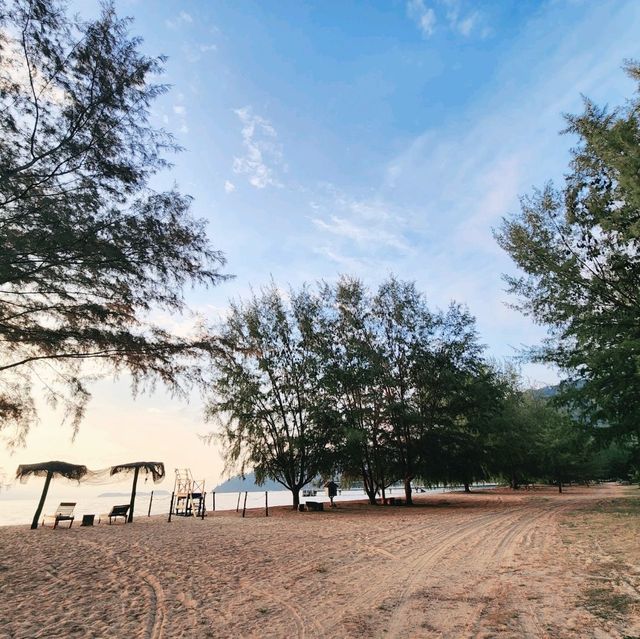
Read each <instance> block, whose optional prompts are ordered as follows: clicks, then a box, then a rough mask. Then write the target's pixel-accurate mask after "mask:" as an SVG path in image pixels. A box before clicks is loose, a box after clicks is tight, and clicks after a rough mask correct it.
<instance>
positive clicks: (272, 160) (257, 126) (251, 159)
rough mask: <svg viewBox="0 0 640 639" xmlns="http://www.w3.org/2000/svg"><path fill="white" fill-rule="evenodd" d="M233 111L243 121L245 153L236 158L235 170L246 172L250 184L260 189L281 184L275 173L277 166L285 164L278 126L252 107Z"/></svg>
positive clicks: (238, 172)
mask: <svg viewBox="0 0 640 639" xmlns="http://www.w3.org/2000/svg"><path fill="white" fill-rule="evenodd" d="M234 113H235V114H236V115H237V116H238V118H239V119H240V122H241V123H242V129H241V134H242V143H243V145H244V150H245V152H244V155H242V156H240V157H234V158H233V172H234V173H236V174H238V175H247V176H248V179H249V184H251V185H252V186H254V187H255V188H257V189H264V188H265V187H267V186H276V187H280V186H282V184H281V183H280V181H279V180H278V178H277V177H276V174H275V167H278V166H282V148H281V146H280V144H279V142H278V139H277V138H278V134H277V132H276V130H275V128H274V127H273V125H272V124H271V122H269V121H268V120H266V119H265V118H262V117H260V116H259V115H255V114H254V113H253V111H252V109H251V107H243V108H242V109H236V110H235V111H234Z"/></svg>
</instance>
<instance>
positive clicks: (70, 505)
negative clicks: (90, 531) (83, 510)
mask: <svg viewBox="0 0 640 639" xmlns="http://www.w3.org/2000/svg"><path fill="white" fill-rule="evenodd" d="M75 507H76V503H75V502H69V501H63V502H60V505H59V506H58V509H57V510H56V512H55V514H54V515H46V516H45V518H44V519H43V520H42V525H43V526H44V525H45V521H46V520H47V519H53V520H54V523H53V527H54V528H57V527H58V524H59V523H60V522H61V521H68V522H69V528H71V526H73V520H74V519H75V517H74V515H73V509H74V508H75Z"/></svg>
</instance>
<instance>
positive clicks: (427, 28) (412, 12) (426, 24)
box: [407, 0, 436, 38]
mask: <svg viewBox="0 0 640 639" xmlns="http://www.w3.org/2000/svg"><path fill="white" fill-rule="evenodd" d="M407 15H408V16H409V17H410V18H411V19H412V20H413V21H414V22H415V23H416V24H417V25H418V28H419V29H420V31H421V32H422V35H423V36H424V37H426V38H428V37H429V36H430V35H432V34H433V30H434V28H435V25H436V14H435V11H434V10H433V9H432V8H431V7H427V6H426V5H425V4H424V0H409V2H407Z"/></svg>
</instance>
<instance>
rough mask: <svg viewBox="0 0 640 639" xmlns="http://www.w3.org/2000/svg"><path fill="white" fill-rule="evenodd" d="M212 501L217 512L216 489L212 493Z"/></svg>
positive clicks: (214, 510)
mask: <svg viewBox="0 0 640 639" xmlns="http://www.w3.org/2000/svg"><path fill="white" fill-rule="evenodd" d="M211 501H212V504H211V505H212V507H213V508H212V510H213V512H214V513H215V512H216V491H215V490H214V491H213V492H212V493H211Z"/></svg>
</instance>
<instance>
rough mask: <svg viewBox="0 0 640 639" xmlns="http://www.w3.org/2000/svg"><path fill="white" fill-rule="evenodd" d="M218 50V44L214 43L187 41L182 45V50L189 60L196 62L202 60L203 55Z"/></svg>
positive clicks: (192, 62)
mask: <svg viewBox="0 0 640 639" xmlns="http://www.w3.org/2000/svg"><path fill="white" fill-rule="evenodd" d="M217 50H218V45H217V44H214V43H205V44H197V45H194V44H191V43H187V44H184V45H183V46H182V51H183V53H184V57H185V58H186V60H187V62H190V63H191V64H194V63H196V62H199V61H200V60H202V58H203V56H205V55H206V54H207V53H212V52H215V51H217Z"/></svg>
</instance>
